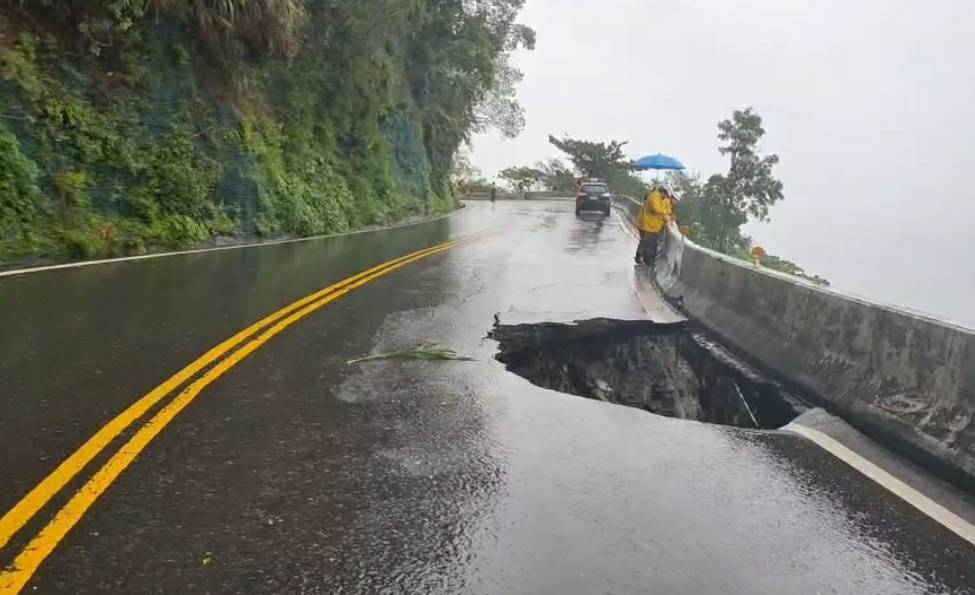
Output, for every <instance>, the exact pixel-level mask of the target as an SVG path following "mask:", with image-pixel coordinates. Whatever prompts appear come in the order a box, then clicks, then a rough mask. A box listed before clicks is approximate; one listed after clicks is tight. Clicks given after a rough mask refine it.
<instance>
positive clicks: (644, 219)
mask: <svg viewBox="0 0 975 595" xmlns="http://www.w3.org/2000/svg"><path fill="white" fill-rule="evenodd" d="M674 200H675V196H674V192H673V191H672V190H671V189H670V188H668V187H667V186H657V187H656V188H654V189H653V190H651V191H650V193H649V194H647V197H646V198H645V199H644V201H643V206H641V207H640V213H639V214H638V215H637V218H636V228H637V229H638V230H639V231H640V244H639V245H638V246H637V248H636V256H634V257H633V260H635V261H636V262H637V263H638V264H639V263H641V262H643V263H646V264H649V265H651V266H653V261H654V260H655V259H656V257H657V244H658V243H659V241H660V235H661V234H662V233H663V231H664V227H665V226H666V225H667V222H668V221H671V220H672V219H673V218H674Z"/></svg>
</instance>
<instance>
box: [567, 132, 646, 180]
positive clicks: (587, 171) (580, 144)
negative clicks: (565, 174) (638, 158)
mask: <svg viewBox="0 0 975 595" xmlns="http://www.w3.org/2000/svg"><path fill="white" fill-rule="evenodd" d="M548 142H550V143H552V144H553V145H555V146H556V147H557V148H558V149H559V150H561V151H562V152H564V153H565V154H566V155H568V156H569V161H571V162H572V165H573V166H575V168H576V171H577V172H579V173H580V174H582V175H584V176H593V177H598V178H605V177H608V176H609V175H610V174H612V173H613V172H620V171H623V172H629V171H632V169H633V167H632V166H631V165H630V162H629V160H628V159H626V158H625V157H624V156H623V147H624V146H626V141H615V140H614V141H610V142H608V143H597V142H591V141H583V140H578V139H574V138H569V137H564V138H562V139H558V138H555V137H554V136H552V135H549V137H548Z"/></svg>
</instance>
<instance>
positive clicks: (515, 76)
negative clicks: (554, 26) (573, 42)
mask: <svg viewBox="0 0 975 595" xmlns="http://www.w3.org/2000/svg"><path fill="white" fill-rule="evenodd" d="M511 18H514V14H512V16H511ZM518 48H524V49H526V50H533V49H535V31H534V30H533V29H532V28H531V27H527V26H525V25H519V24H512V25H511V27H510V29H509V30H508V31H507V32H506V33H505V34H504V49H503V51H502V53H501V54H499V55H498V57H497V59H496V61H495V65H494V80H493V82H492V83H491V85H490V88H489V89H488V90H487V92H486V93H485V94H484V96H483V97H482V98H481V100H480V101H479V102H478V103H477V105H476V106H475V110H474V120H475V129H476V130H477V131H478V132H483V131H485V130H487V129H489V128H494V129H496V130H497V131H498V132H500V133H501V135H502V136H504V137H505V138H514V137H516V136H518V135H519V134H520V133H521V131H522V130H524V129H525V109H524V108H523V107H522V106H521V104H520V103H518V99H517V87H518V83H520V82H521V81H522V79H523V78H524V74H523V73H522V72H521V71H520V70H518V69H517V68H515V67H514V66H512V65H511V55H512V52H513V51H514V50H517V49H518Z"/></svg>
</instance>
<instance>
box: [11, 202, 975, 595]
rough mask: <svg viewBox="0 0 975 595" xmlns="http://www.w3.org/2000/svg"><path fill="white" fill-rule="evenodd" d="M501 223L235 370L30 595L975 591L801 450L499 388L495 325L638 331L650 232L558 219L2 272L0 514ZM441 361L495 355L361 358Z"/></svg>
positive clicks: (41, 519)
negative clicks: (214, 354)
mask: <svg viewBox="0 0 975 595" xmlns="http://www.w3.org/2000/svg"><path fill="white" fill-rule="evenodd" d="M509 224H510V225H511V226H512V228H511V229H510V230H508V231H506V232H504V233H501V234H498V235H494V236H491V237H488V238H486V239H482V240H480V241H477V242H474V243H471V244H468V245H465V246H461V247H458V248H455V249H452V250H449V251H447V252H444V253H443V254H438V255H435V256H431V257H429V258H425V259H423V260H421V261H419V262H416V263H414V264H412V265H410V266H408V267H404V268H402V269H400V270H397V271H395V272H393V273H390V274H388V275H386V276H383V277H381V278H379V279H377V280H375V281H373V282H372V283H369V284H367V285H364V286H363V287H361V288H359V289H357V290H356V291H355V292H354V293H351V294H349V295H347V296H345V297H344V298H342V299H340V300H337V301H335V302H334V303H331V304H329V305H328V306H327V307H325V308H323V309H321V310H320V311H318V312H315V313H314V314H312V315H310V316H308V317H307V318H304V319H302V320H301V321H299V322H298V323H296V324H295V325H294V326H292V327H290V328H288V329H286V330H285V331H283V332H282V333H281V334H279V335H277V336H275V337H274V338H273V339H272V340H271V341H270V342H268V343H267V344H265V345H264V346H263V347H261V348H260V349H259V350H258V351H256V352H254V353H253V354H252V355H251V356H250V357H248V358H246V359H244V360H242V361H241V362H240V363H239V364H237V365H236V366H235V367H234V368H232V369H231V370H230V371H229V372H227V373H226V374H225V375H224V376H222V377H221V378H219V379H218V380H217V381H216V382H214V383H213V384H212V385H210V386H209V387H208V388H207V389H206V390H205V391H204V392H203V393H202V394H201V395H200V397H199V398H198V399H197V400H196V401H194V402H193V403H192V405H191V406H189V407H188V408H187V409H186V410H185V411H183V412H182V413H181V414H180V415H179V417H178V418H176V419H175V421H174V422H173V423H172V424H171V425H169V426H168V427H167V428H166V429H165V430H164V431H163V432H162V433H161V434H160V435H159V436H158V437H157V438H156V439H155V440H154V441H153V442H152V443H151V444H150V445H149V447H148V448H147V449H146V450H145V451H144V452H143V453H142V455H141V456H140V457H139V458H138V459H137V460H136V462H135V463H134V464H133V465H132V466H131V467H129V468H128V470H126V471H125V472H124V473H123V474H122V475H121V476H120V477H119V479H118V480H117V481H115V482H114V483H113V484H112V485H111V487H110V488H109V489H108V491H107V492H106V493H105V494H104V495H103V496H102V497H101V498H100V499H99V500H98V501H97V502H96V503H95V504H94V506H93V507H92V508H91V509H90V510H89V511H88V513H87V514H86V515H85V516H84V517H83V518H82V520H81V521H80V522H79V524H78V525H77V526H75V527H74V529H73V530H72V531H71V532H70V533H69V534H68V535H67V536H66V537H65V538H64V540H63V541H62V542H61V543H60V545H59V546H58V547H57V549H56V550H55V551H54V553H53V554H52V555H51V557H50V558H48V559H47V560H46V561H45V562H44V564H43V565H42V566H41V568H40V570H39V571H38V572H37V573H36V575H34V577H33V578H32V579H31V581H30V583H28V586H27V590H28V591H30V590H35V589H36V590H37V592H43V593H49V592H53V593H61V592H63V593H78V592H99V591H106V592H119V593H136V592H150V593H169V592H273V593H279V592H289V593H295V592H297V593H376V592H389V593H405V592H410V593H412V592H435V593H454V592H471V593H715V592H720V593H969V592H975V548H972V546H971V545H970V544H968V543H966V542H965V541H963V540H961V539H960V538H958V537H957V536H955V535H954V534H953V533H951V532H949V531H948V530H947V529H944V528H943V527H941V526H940V525H938V524H936V523H935V522H933V521H931V520H929V519H927V518H926V517H924V516H923V515H921V514H920V513H919V512H918V511H916V510H915V509H913V508H912V507H910V506H909V505H907V504H905V503H904V502H902V501H901V500H899V499H897V498H896V497H894V496H892V495H890V494H889V493H888V492H887V491H885V490H884V489H883V488H881V487H879V486H877V485H875V484H873V483H872V482H870V481H869V480H867V479H866V478H864V477H863V476H861V475H859V474H858V473H857V472H856V471H854V470H853V469H851V468H849V467H847V466H846V465H845V464H844V463H842V462H841V461H839V460H837V459H835V458H833V457H832V456H831V455H829V454H828V453H826V452H825V451H822V450H821V449H819V448H818V447H816V446H815V445H813V444H812V443H810V442H808V441H806V440H805V439H804V438H801V437H799V436H796V435H793V434H789V433H784V432H752V431H746V430H739V429H734V428H726V427H719V426H712V425H706V424H700V423H697V422H690V421H681V420H674V419H668V418H663V417H659V416H655V415H652V414H649V413H646V412H642V411H638V410H635V409H631V408H626V407H621V406H615V405H610V404H605V403H601V402H597V401H592V400H588V399H584V398H579V397H573V396H568V395H562V394H559V393H556V392H553V391H548V390H545V389H541V388H538V387H536V386H533V385H531V384H529V383H528V381H526V380H524V379H522V378H520V377H518V376H515V375H513V374H511V373H509V372H507V371H505V370H504V367H503V365H502V364H500V363H498V362H496V361H495V360H494V359H493V356H494V354H495V352H496V344H495V343H494V342H493V341H491V340H489V339H487V338H486V334H487V332H488V331H489V330H490V328H491V326H492V325H493V323H494V319H495V316H496V315H498V314H501V315H503V316H505V317H517V318H521V319H538V320H549V319H553V320H554V319H558V320H565V319H570V320H571V319H573V318H578V319H582V318H592V317H610V318H634V317H640V316H643V315H644V312H645V310H644V306H643V305H641V301H640V300H639V299H637V297H636V295H635V292H634V280H633V273H634V269H633V265H632V259H631V255H632V252H633V249H634V244H633V240H632V238H631V237H630V236H629V235H628V234H626V233H625V232H624V231H623V230H622V229H621V228H620V226H619V225H618V224H617V223H616V222H615V220H613V219H610V220H607V221H605V222H604V221H602V220H601V219H599V218H598V217H595V216H594V217H592V218H585V219H582V220H579V219H576V218H575V217H574V216H573V213H572V205H571V203H567V202H557V201H551V202H538V203H521V202H517V203H504V202H501V203H498V204H497V205H493V206H492V205H489V204H474V205H472V206H470V207H469V208H468V209H465V210H464V211H463V212H461V213H460V214H458V215H455V216H454V217H451V218H448V219H443V220H440V221H436V222H432V223H428V224H422V225H418V226H415V227H408V228H402V229H397V230H392V231H389V232H384V233H372V234H362V235H355V236H347V237H341V238H332V239H323V240H315V241H310V242H304V243H295V244H284V245H277V246H269V247H264V248H249V249H242V250H231V251H225V252H215V253H207V254H196V255H187V256H179V257H172V258H163V259H156V260H150V261H142V262H132V263H122V264H116V265H108V266H96V267H90V268H86V269H77V270H68V271H57V272H51V273H38V274H33V275H28V276H24V277H13V278H9V279H4V280H0V306H2V308H0V328H2V329H3V334H2V338H0V509H2V511H6V510H7V509H9V508H10V507H11V506H13V505H14V504H15V503H16V502H17V501H18V500H19V499H20V498H21V497H22V496H23V495H24V494H25V493H27V492H28V491H29V490H30V489H31V488H32V487H33V486H34V485H35V484H37V482H39V481H40V480H41V479H43V478H44V477H45V476H46V475H47V474H48V473H50V472H51V470H52V469H53V468H54V467H55V466H56V465H57V464H58V463H59V462H60V461H62V460H63V459H64V458H65V457H67V456H68V455H70V454H71V453H72V452H73V451H74V450H75V449H76V448H77V447H78V446H79V445H80V444H81V443H83V442H84V441H85V440H86V439H87V438H88V437H89V436H91V434H93V433H94V432H95V431H97V430H98V429H99V428H100V427H101V426H102V425H103V424H105V423H106V422H107V421H108V420H109V419H111V417H112V416H114V415H115V414H117V413H118V412H119V411H121V410H122V409H124V408H125V407H126V406H128V405H129V404H130V403H131V402H133V401H134V400H135V399H137V398H138V397H139V396H141V395H143V394H144V393H146V392H147V391H148V390H149V389H151V388H153V387H154V386H156V385H158V384H159V383H160V382H162V381H163V380H165V379H166V378H167V377H169V376H170V375H171V374H173V373H174V372H175V371H177V370H178V369H180V368H181V367H183V366H184V365H186V364H187V363H189V362H190V361H192V360H193V359H194V358H196V357H198V356H199V355H200V354H201V353H202V352H204V351H206V350H207V349H208V348H210V347H212V346H213V345H216V344H217V343H220V342H221V341H222V340H224V339H226V338H227V337H229V336H230V335H233V334H234V333H235V332H237V331H238V330H240V329H241V328H244V327H246V326H248V325H249V324H251V323H253V322H254V321H256V320H258V319H260V318H261V317H263V316H265V315H267V314H268V313H270V312H273V311H275V310H277V309H278V308H281V307H283V306H285V305H287V304H289V303H291V302H293V301H294V300H296V299H298V298H301V297H303V296H305V295H307V294H309V293H311V292H314V291H316V290H318V289H320V288H322V287H324V286H326V285H329V284H331V283H335V282H336V281H339V280H341V279H343V278H345V277H348V276H349V275H353V274H355V273H358V272H359V271H362V270H364V269H367V268H369V267H371V266H374V265H376V264H378V263H381V262H383V261H386V260H390V259H393V258H396V257H398V256H401V255H403V254H405V253H407V252H410V251H413V250H419V249H422V248H425V247H428V246H431V245H434V244H437V243H440V242H443V241H446V240H449V239H455V238H460V237H464V236H466V235H470V234H472V233H475V232H479V231H482V230H485V229H489V228H494V227H498V226H501V225H509ZM660 311H661V312H662V311H665V308H663V307H662V306H660ZM421 344H435V345H438V346H443V347H448V348H450V349H454V350H456V351H457V352H458V353H460V354H462V355H465V356H470V357H472V358H474V359H475V360H476V361H471V362H463V361H426V362H422V361H393V360H383V361H373V362H365V363H361V364H353V365H349V364H347V363H346V362H347V361H348V360H350V359H353V358H356V357H360V356H363V355H367V354H370V353H381V352H389V351H394V350H398V349H405V348H411V347H415V346H417V345H421ZM101 462H103V461H101V460H100V459H97V460H96V461H95V464H94V465H91V466H89V467H90V468H87V467H86V470H85V472H83V473H82V474H81V475H82V476H85V475H87V474H90V472H92V471H93V470H94V468H97V465H99V464H101ZM85 479H86V477H79V478H77V479H76V480H75V481H73V482H72V483H70V484H69V485H68V486H67V488H68V489H66V490H65V491H64V493H63V494H61V495H59V496H58V497H57V498H55V499H54V500H53V501H52V502H51V504H49V505H48V506H47V507H45V508H44V509H43V510H42V511H41V514H40V515H38V517H37V518H36V519H35V520H33V521H32V522H31V523H29V524H28V525H27V526H26V527H24V529H23V530H22V531H21V532H19V533H18V534H17V535H16V536H15V537H14V539H13V540H12V541H11V542H10V543H9V544H8V545H7V547H5V548H4V549H3V550H2V551H0V564H3V565H6V564H9V563H10V561H11V560H12V559H13V557H14V556H15V555H16V554H17V552H18V551H20V550H21V549H22V548H23V546H24V545H25V544H26V543H27V542H28V540H29V539H30V538H31V537H32V536H33V534H35V533H36V532H37V531H38V530H39V529H40V528H41V527H42V526H43V525H44V523H46V522H47V521H48V520H49V519H50V517H51V516H52V515H53V514H54V512H55V511H56V510H57V509H58V507H59V506H61V505H62V504H63V503H64V502H65V501H66V500H67V498H68V497H69V496H70V494H71V491H72V490H74V489H77V488H78V486H79V485H80V483H81V482H83V481H84V480H85Z"/></svg>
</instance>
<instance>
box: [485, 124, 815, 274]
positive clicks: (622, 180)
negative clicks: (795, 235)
mask: <svg viewBox="0 0 975 595" xmlns="http://www.w3.org/2000/svg"><path fill="white" fill-rule="evenodd" d="M763 136H765V129H764V128H763V127H762V118H761V116H759V115H758V114H757V113H755V111H754V110H753V109H751V108H748V109H745V110H736V111H735V112H734V113H733V114H732V116H731V118H729V119H726V120H722V121H721V122H719V123H718V139H719V140H720V141H722V142H723V143H724V144H723V145H722V146H719V148H718V151H720V153H721V154H722V155H726V156H728V158H729V167H728V171H727V173H724V174H715V175H712V176H710V177H709V178H708V179H707V180H706V181H705V182H702V181H701V179H700V178H698V177H695V176H689V175H686V174H684V173H670V174H668V176H667V181H668V182H669V183H670V184H671V186H673V187H674V189H675V190H676V191H677V193H678V194H679V195H680V197H681V200H680V204H679V205H678V207H677V217H678V220H679V222H680V224H681V225H686V226H687V227H688V229H689V232H690V236H691V237H692V238H693V239H694V241H696V242H697V243H699V244H701V245H703V246H706V247H708V248H711V249H714V250H718V251H720V252H724V253H725V254H729V255H731V256H735V257H737V258H741V259H742V260H749V261H750V260H751V259H752V257H751V249H752V247H753V243H752V239H751V238H750V237H748V236H747V235H745V234H743V233H742V231H741V228H742V226H743V225H744V224H745V223H747V222H748V221H749V220H758V221H768V220H769V216H770V213H771V209H772V207H773V206H775V205H776V204H777V203H778V202H779V201H781V200H783V198H784V195H783V191H782V182H781V181H779V180H778V179H777V178H775V176H774V175H773V173H772V170H773V168H774V166H775V165H776V164H777V163H778V161H779V158H778V156H777V155H763V154H761V152H760V151H759V149H758V143H759V141H760V140H761V139H762V137H763ZM549 142H550V143H551V144H552V145H553V146H555V147H556V148H558V149H559V150H560V151H562V152H563V153H565V155H566V156H567V157H568V159H569V161H570V162H571V163H572V165H573V168H574V171H570V170H569V169H568V168H566V167H565V166H564V165H563V164H562V163H561V162H560V161H558V160H556V159H553V160H549V161H548V162H544V163H537V164H536V165H535V167H509V168H507V169H505V170H504V171H502V172H501V178H502V179H504V180H505V181H506V182H507V184H508V185H509V186H510V187H511V188H512V189H513V190H515V191H517V192H525V191H528V190H538V189H544V190H557V191H566V190H569V191H571V190H572V189H573V187H574V184H575V180H576V179H577V178H578V177H579V176H593V177H601V178H605V179H606V181H607V183H608V184H609V187H610V189H611V190H612V191H613V192H614V193H616V194H618V195H626V196H630V197H633V198H637V199H640V198H642V197H644V196H646V194H647V193H648V192H649V190H650V186H649V185H648V184H647V183H646V182H644V181H643V180H642V179H641V178H640V177H639V176H637V175H635V174H634V173H633V169H632V166H631V162H630V160H629V159H627V158H626V157H625V155H624V153H623V150H624V148H625V146H626V142H624V141H617V140H612V141H609V142H593V141H586V140H580V139H574V138H569V137H564V138H561V139H560V138H555V137H554V136H549ZM762 265H763V266H766V267H768V268H771V269H774V270H777V271H781V272H784V273H788V274H790V275H796V276H799V277H803V278H805V279H808V280H810V281H812V282H813V283H816V284H818V285H824V286H828V285H829V282H828V281H827V280H826V279H823V278H822V277H819V276H817V275H810V274H807V273H806V272H805V271H804V270H803V269H802V268H801V267H800V266H799V265H797V264H796V263H794V262H791V261H789V260H786V259H784V258H781V257H778V256H773V255H770V254H768V255H766V256H765V257H764V258H763V259H762Z"/></svg>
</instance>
